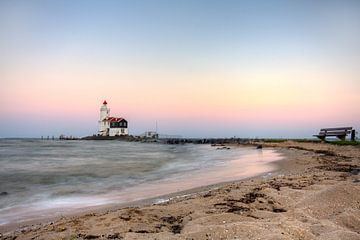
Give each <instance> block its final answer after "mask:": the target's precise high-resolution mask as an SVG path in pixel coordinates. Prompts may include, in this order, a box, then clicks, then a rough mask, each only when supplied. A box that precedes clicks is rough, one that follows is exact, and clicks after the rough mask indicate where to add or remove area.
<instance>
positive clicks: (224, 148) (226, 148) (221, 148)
mask: <svg viewBox="0 0 360 240" xmlns="http://www.w3.org/2000/svg"><path fill="white" fill-rule="evenodd" d="M229 149H230V148H229V147H226V146H224V147H218V148H216V150H229Z"/></svg>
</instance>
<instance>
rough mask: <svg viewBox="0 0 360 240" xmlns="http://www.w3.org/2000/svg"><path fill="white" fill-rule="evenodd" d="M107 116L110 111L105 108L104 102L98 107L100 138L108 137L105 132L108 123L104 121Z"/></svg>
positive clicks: (105, 103)
mask: <svg viewBox="0 0 360 240" xmlns="http://www.w3.org/2000/svg"><path fill="white" fill-rule="evenodd" d="M109 115H110V109H109V108H108V107H107V102H106V100H105V101H104V102H103V104H102V106H101V107H100V120H99V135H101V136H108V135H109V133H108V131H107V129H108V128H109V126H108V124H109V123H108V121H106V119H107V118H108V117H109Z"/></svg>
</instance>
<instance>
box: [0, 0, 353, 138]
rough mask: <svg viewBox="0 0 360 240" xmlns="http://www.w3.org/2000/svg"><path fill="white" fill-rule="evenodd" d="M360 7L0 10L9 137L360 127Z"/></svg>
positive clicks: (270, 4) (4, 133)
mask: <svg viewBox="0 0 360 240" xmlns="http://www.w3.org/2000/svg"><path fill="white" fill-rule="evenodd" d="M359 43H360V1H357V0H354V1H350V0H341V1H340V0H339V1H332V0H329V1H324V0H319V1H310V0H309V1H305V0H304V1H281V0H275V1H267V0H264V1H260V0H251V1H250V0H249V1H245V0H244V1H231V0H224V1H220V0H218V1H213V0H191V1H190V0H172V1H168V0H163V1H161V0H143V1H139V0H129V1H126V0H120V1H118V0H114V1H112V0H105V1H100V0H97V1H95V0H77V1H72V0H63V1H57V0H32V1H28V0H23V1H19V0H0V137H40V136H53V135H54V136H58V135H60V134H66V135H74V136H86V135H92V134H94V133H96V132H97V130H98V120H99V110H100V107H101V104H102V102H103V101H104V100H107V102H108V106H109V107H110V109H111V115H112V116H115V117H124V118H126V119H127V120H128V122H129V133H130V134H135V135H136V134H141V133H143V132H145V131H148V130H155V126H156V122H157V125H158V131H159V132H160V133H162V134H169V135H171V134H174V135H181V136H184V137H234V136H235V137H274V138H308V137H311V136H312V134H316V133H317V132H318V131H319V129H320V128H323V127H337V126H352V127H355V128H356V129H357V130H359V129H360V44H359Z"/></svg>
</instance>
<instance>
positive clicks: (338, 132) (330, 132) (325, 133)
mask: <svg viewBox="0 0 360 240" xmlns="http://www.w3.org/2000/svg"><path fill="white" fill-rule="evenodd" d="M349 133H351V140H352V141H354V140H355V130H353V129H352V127H339V128H323V129H320V132H319V134H317V135H313V136H315V137H318V138H320V139H321V140H325V138H326V137H337V138H339V139H340V140H345V138H346V136H347V135H348V134H349Z"/></svg>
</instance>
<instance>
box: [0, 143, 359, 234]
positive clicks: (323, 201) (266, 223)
mask: <svg viewBox="0 0 360 240" xmlns="http://www.w3.org/2000/svg"><path fill="white" fill-rule="evenodd" d="M253 144H254V145H253V146H254V147H255V146H256V145H258V144H261V146H262V147H264V148H268V147H271V148H275V149H276V150H277V151H279V152H280V153H282V154H283V155H284V156H285V158H284V160H281V161H278V162H276V165H277V167H278V169H279V170H278V171H276V172H273V173H272V174H271V175H269V174H267V175H261V176H258V177H255V178H251V179H247V180H241V181H237V182H232V183H223V184H218V185H212V186H207V187H203V188H198V189H192V190H189V191H185V192H182V193H176V194H173V195H172V196H168V198H169V200H168V201H165V202H163V203H160V204H156V205H147V204H149V203H150V202H146V201H143V202H139V203H137V204H135V205H137V207H125V208H120V207H121V206H117V207H116V206H114V207H111V208H108V209H102V210H99V211H95V212H93V213H88V214H85V215H84V214H81V215H76V216H73V217H65V218H62V219H59V220H56V221H55V222H51V223H49V222H48V223H42V224H34V225H33V226H27V227H23V228H18V229H17V230H15V231H12V232H7V233H4V232H3V233H2V235H1V239H14V237H16V239H31V238H34V239H360V234H359V233H360V206H359V202H360V176H359V173H360V159H359V156H360V147H359V146H341V145H332V144H326V143H312V142H294V141H281V142H280V141H279V142H275V141H273V142H271V141H270V142H262V141H259V142H256V143H253ZM236 145H238V144H235V145H234V144H232V146H233V147H234V146H236ZM247 146H249V145H248V144H247ZM177 196H179V197H177ZM180 196H182V197H180Z"/></svg>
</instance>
